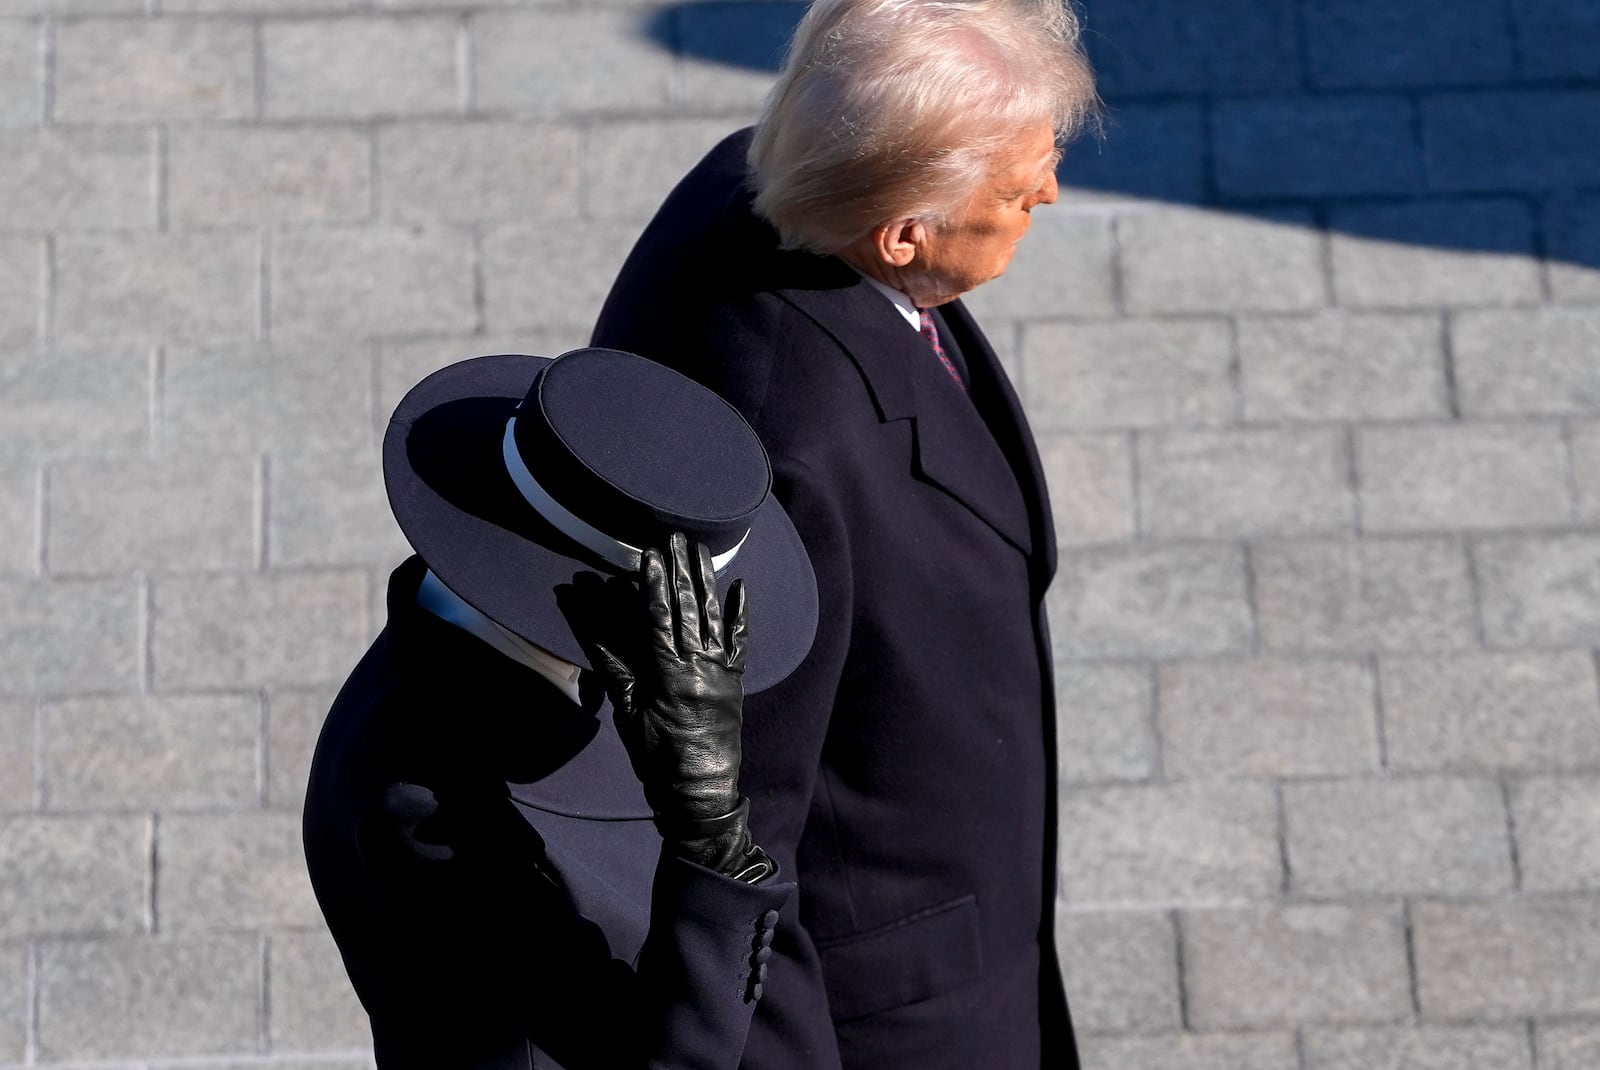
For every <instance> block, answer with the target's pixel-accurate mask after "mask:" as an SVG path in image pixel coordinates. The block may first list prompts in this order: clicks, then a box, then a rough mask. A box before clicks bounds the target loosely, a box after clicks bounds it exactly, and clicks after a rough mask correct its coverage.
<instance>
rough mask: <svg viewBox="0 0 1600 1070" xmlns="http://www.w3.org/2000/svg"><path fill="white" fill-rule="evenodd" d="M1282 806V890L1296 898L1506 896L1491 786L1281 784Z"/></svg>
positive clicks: (1442, 781)
mask: <svg viewBox="0 0 1600 1070" xmlns="http://www.w3.org/2000/svg"><path fill="white" fill-rule="evenodd" d="M1283 804H1284V823H1285V826H1286V828H1287V839H1288V852H1289V887H1290V891H1291V892H1293V893H1294V894H1296V895H1302V896H1310V897H1312V898H1318V899H1332V898H1344V897H1353V896H1364V895H1415V894H1427V895H1497V894H1505V893H1508V892H1510V891H1511V888H1512V880H1513V875H1512V869H1511V842H1510V836H1509V834H1508V833H1507V831H1506V811H1505V804H1504V800H1503V799H1502V798H1501V795H1500V786H1499V785H1498V784H1496V783H1495V782H1494V781H1492V780H1465V779H1458V778H1444V777H1423V778H1417V779H1404V780H1336V781H1328V782H1323V783H1302V784H1285V785H1284V787H1283Z"/></svg>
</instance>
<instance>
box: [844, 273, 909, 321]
mask: <svg viewBox="0 0 1600 1070" xmlns="http://www.w3.org/2000/svg"><path fill="white" fill-rule="evenodd" d="M845 263H849V261H845ZM850 270H851V271H854V272H855V273H856V274H857V275H860V276H861V277H862V278H863V279H866V280H867V282H868V283H870V284H871V285H872V288H873V289H874V290H877V291H878V292H879V293H881V294H882V295H883V296H885V297H887V298H888V299H889V301H890V303H891V304H893V305H894V307H895V309H896V311H898V312H899V313H900V315H901V316H902V317H903V318H904V319H905V321H906V322H907V323H909V324H911V326H912V327H913V328H914V329H916V330H918V331H921V330H922V314H921V313H920V312H918V311H917V306H916V305H914V304H912V303H911V298H909V297H907V296H906V295H905V294H903V293H901V292H900V291H899V290H896V289H895V288H894V287H893V286H890V285H888V284H887V283H883V282H879V281H878V280H877V279H875V278H873V277H872V276H871V275H868V274H867V273H866V272H865V271H862V270H861V269H860V268H858V267H856V266H855V265H854V264H850Z"/></svg>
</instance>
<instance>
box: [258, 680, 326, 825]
mask: <svg viewBox="0 0 1600 1070" xmlns="http://www.w3.org/2000/svg"><path fill="white" fill-rule="evenodd" d="M333 695H334V693H333V691H332V690H321V691H290V690H278V689H274V690H272V691H269V692H268V693H267V805H268V806H270V807H272V808H273V809H274V810H290V811H293V812H294V813H299V812H300V811H301V809H302V808H303V807H304V806H305V795H306V782H307V780H308V779H310V776H311V755H312V753H313V752H314V751H315V750H316V746H317V735H318V734H319V733H320V732H321V731H322V722H323V719H324V718H326V717H327V715H328V710H329V708H330V707H332V705H333Z"/></svg>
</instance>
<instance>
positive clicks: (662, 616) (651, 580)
mask: <svg viewBox="0 0 1600 1070" xmlns="http://www.w3.org/2000/svg"><path fill="white" fill-rule="evenodd" d="M639 589H640V592H641V593H642V594H643V595H644V603H645V612H646V613H648V614H649V617H650V645H651V647H652V648H653V649H655V650H656V651H657V652H659V653H664V654H669V655H671V656H673V657H677V656H678V645H677V642H676V640H675V639H674V638H673V630H674V628H673V622H672V591H671V589H670V588H669V586H668V584H667V565H666V562H665V561H663V560H662V559H661V551H660V550H655V549H650V550H646V551H645V552H644V553H643V554H642V555H640V558H639Z"/></svg>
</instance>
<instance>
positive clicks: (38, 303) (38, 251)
mask: <svg viewBox="0 0 1600 1070" xmlns="http://www.w3.org/2000/svg"><path fill="white" fill-rule="evenodd" d="M45 271H46V267H45V251H44V246H43V245H42V243H41V242H40V241H39V239H38V238H26V237H6V238H0V317H4V318H3V319H0V345H4V344H19V345H26V344H30V343H32V342H34V341H35V340H36V339H37V338H38V337H39V324H40V322H41V316H40V309H41V308H42V307H43V305H44V293H45Z"/></svg>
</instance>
